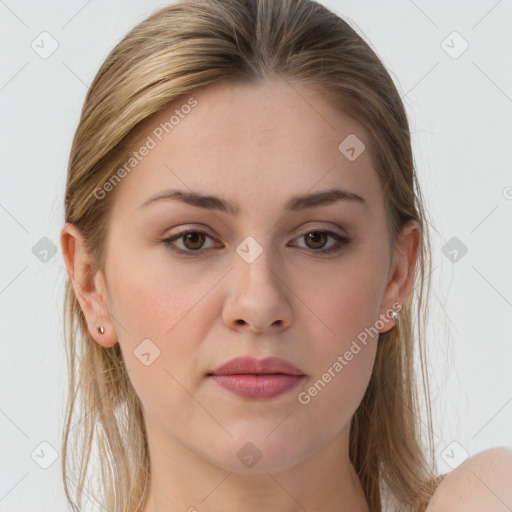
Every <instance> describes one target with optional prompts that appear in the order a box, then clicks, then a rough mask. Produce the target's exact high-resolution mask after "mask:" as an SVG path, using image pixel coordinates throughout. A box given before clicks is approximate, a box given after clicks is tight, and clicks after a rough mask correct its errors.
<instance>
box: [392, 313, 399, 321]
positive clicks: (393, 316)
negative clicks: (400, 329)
mask: <svg viewBox="0 0 512 512" xmlns="http://www.w3.org/2000/svg"><path fill="white" fill-rule="evenodd" d="M391 318H392V319H393V320H396V319H397V318H398V313H397V312H396V311H391Z"/></svg>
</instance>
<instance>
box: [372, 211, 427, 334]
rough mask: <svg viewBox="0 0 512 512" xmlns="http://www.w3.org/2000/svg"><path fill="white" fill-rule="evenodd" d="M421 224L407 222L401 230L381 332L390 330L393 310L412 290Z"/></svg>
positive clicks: (398, 307) (382, 306) (385, 296)
mask: <svg viewBox="0 0 512 512" xmlns="http://www.w3.org/2000/svg"><path fill="white" fill-rule="evenodd" d="M418 242H419V224H418V223H417V222H416V221H415V220H411V221H409V222H407V223H406V224H405V225H404V226H403V227H402V230H401V233H400V235H399V238H398V241H397V246H396V250H395V254H394V264H393V265H392V266H391V268H390V272H389V274H390V275H389V281H388V284H387V285H386V290H385V292H384V296H383V298H382V302H381V309H380V318H381V319H382V321H383V322H384V324H385V326H384V328H383V329H381V330H380V332H381V333H385V332H387V331H390V330H391V329H392V328H393V327H394V325H395V320H393V318H391V317H390V312H391V310H394V311H397V312H398V311H399V310H400V308H401V306H402V304H403V303H404V302H405V300H406V298H407V296H408V295H409V292H410V291H411V288H412V285H413V281H414V269H415V267H416V259H417V256H418Z"/></svg>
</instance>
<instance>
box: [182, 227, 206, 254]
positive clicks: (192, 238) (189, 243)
mask: <svg viewBox="0 0 512 512" xmlns="http://www.w3.org/2000/svg"><path fill="white" fill-rule="evenodd" d="M204 235H205V234H204V233H201V232H200V231H192V232H190V233H187V234H185V235H182V236H181V237H182V238H183V245H184V246H185V247H186V248H187V249H190V250H197V249H200V248H201V246H202V245H203V244H204V239H205V237H204Z"/></svg>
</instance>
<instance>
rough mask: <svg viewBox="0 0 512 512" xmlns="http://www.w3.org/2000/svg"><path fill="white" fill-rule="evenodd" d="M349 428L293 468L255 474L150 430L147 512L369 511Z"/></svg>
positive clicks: (159, 432)
mask: <svg viewBox="0 0 512 512" xmlns="http://www.w3.org/2000/svg"><path fill="white" fill-rule="evenodd" d="M348 429H349V426H346V427H345V428H344V429H343V430H342V431H340V433H339V434H338V435H337V436H335V437H334V438H333V439H332V441H331V442H330V443H328V444H327V445H325V446H323V447H322V448H320V449H319V450H317V451H316V452H314V453H313V454H311V455H310V456H309V457H308V458H306V459H304V460H302V461H300V462H299V463H298V464H296V465H294V466H293V467H287V468H285V469H280V470H279V471H266V470H263V471H260V472H254V473H252V472H251V473H237V472H233V471H228V470H225V469H223V468H220V467H219V466H217V465H215V464H212V463H211V462H209V461H208V460H206V459H204V458H202V457H200V456H199V455H197V454H195V453H194V452H192V451H190V450H189V449H188V448H186V447H185V446H183V445H182V444H180V443H179V442H177V441H176V440H174V439H169V437H167V438H166V439H165V442H164V441H163V440H162V438H161V435H162V432H161V431H158V430H155V429H150V430H149V431H148V444H149V450H150V454H151V457H150V459H151V484H150V488H149V493H148V499H147V501H146V508H145V509H144V512H175V511H176V512H177V511H180V512H183V511H188V512H220V511H224V512H235V511H237V512H238V511H239V510H244V512H260V511H261V510H279V511H280V512H304V510H308V511H313V510H322V511H323V512H369V508H368V503H367V501H366V498H365V495H364V491H363V488H362V485H361V482H360V480H359V477H358V475H357V473H356V471H355V469H354V467H353V465H352V464H351V463H350V460H349V457H348V431H349V430H348ZM164 446H165V449H162V448H163V447H164Z"/></svg>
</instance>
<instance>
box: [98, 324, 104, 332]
mask: <svg viewBox="0 0 512 512" xmlns="http://www.w3.org/2000/svg"><path fill="white" fill-rule="evenodd" d="M98 332H99V333H100V334H103V333H104V332H105V327H103V326H102V325H100V326H99V327H98Z"/></svg>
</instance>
